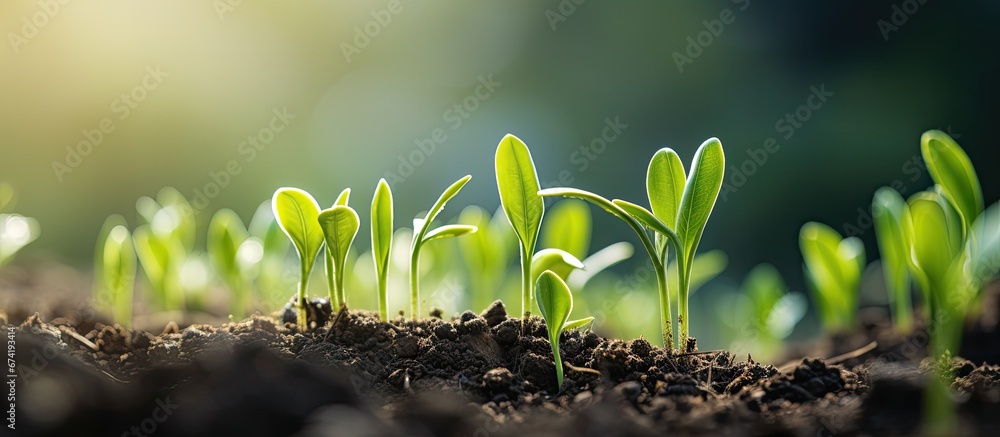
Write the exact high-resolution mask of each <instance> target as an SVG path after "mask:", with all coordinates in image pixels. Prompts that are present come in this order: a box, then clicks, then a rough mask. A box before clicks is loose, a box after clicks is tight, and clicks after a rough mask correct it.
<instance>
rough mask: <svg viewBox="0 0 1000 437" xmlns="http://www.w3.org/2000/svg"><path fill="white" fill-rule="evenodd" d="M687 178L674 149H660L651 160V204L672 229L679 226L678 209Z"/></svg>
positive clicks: (648, 192)
mask: <svg viewBox="0 0 1000 437" xmlns="http://www.w3.org/2000/svg"><path fill="white" fill-rule="evenodd" d="M686 178H687V176H686V175H685V174H684V164H683V163H682V162H681V158H680V157H679V156H677V152H675V151H673V149H670V148H663V149H660V150H659V151H657V152H656V153H655V154H654V155H653V158H652V159H650V161H649V167H648V168H647V170H646V195H647V197H649V206H650V207H651V208H652V210H653V214H656V217H657V218H659V219H660V220H661V221H663V223H664V224H666V225H667V227H669V228H671V229H676V227H677V211H678V210H679V209H680V204H681V198H682V197H683V196H684V186H685V182H686Z"/></svg>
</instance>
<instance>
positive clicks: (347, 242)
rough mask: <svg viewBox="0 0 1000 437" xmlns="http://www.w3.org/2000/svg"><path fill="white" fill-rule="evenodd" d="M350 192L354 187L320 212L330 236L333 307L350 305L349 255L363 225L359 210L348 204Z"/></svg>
mask: <svg viewBox="0 0 1000 437" xmlns="http://www.w3.org/2000/svg"><path fill="white" fill-rule="evenodd" d="M350 195H351V189H350V188H348V189H346V190H344V191H343V192H342V193H340V196H339V197H338V198H337V202H336V203H335V204H334V206H333V207H332V208H329V209H325V210H323V211H321V212H320V213H319V224H320V228H322V230H323V235H324V236H325V238H326V275H327V281H328V283H329V287H330V305H331V308H341V307H345V306H347V294H346V293H345V290H344V276H345V268H346V266H347V256H348V253H349V252H350V251H351V245H352V244H353V243H354V237H355V236H357V235H358V229H360V228H361V220H360V219H359V218H358V213H357V212H355V211H354V209H353V208H351V207H350V206H348V205H347V203H348V199H349V197H350Z"/></svg>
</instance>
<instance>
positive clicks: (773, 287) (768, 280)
mask: <svg viewBox="0 0 1000 437" xmlns="http://www.w3.org/2000/svg"><path fill="white" fill-rule="evenodd" d="M787 290H788V286H787V285H785V280H784V279H782V277H781V274H780V273H778V269H776V268H774V266H772V265H770V264H759V265H757V266H756V267H754V268H753V270H750V273H748V274H747V277H746V279H744V280H743V293H744V294H746V295H747V297H749V298H750V301H751V302H753V307H754V316H755V321H756V322H757V323H764V322H766V321H767V319H768V317H769V316H770V314H771V311H772V310H773V309H774V306H775V305H776V304H777V303H778V301H779V300H780V299H781V297H782V296H783V295H784V294H785V291H787Z"/></svg>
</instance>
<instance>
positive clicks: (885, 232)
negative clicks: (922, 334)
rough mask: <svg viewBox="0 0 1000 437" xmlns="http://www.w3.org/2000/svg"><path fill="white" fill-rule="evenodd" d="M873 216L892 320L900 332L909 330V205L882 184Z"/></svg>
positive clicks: (911, 324)
mask: <svg viewBox="0 0 1000 437" xmlns="http://www.w3.org/2000/svg"><path fill="white" fill-rule="evenodd" d="M872 216H873V222H874V225H875V236H876V239H877V240H878V248H879V252H880V253H881V255H882V274H883V276H884V277H885V285H886V290H888V292H889V293H888V294H889V306H890V308H891V311H892V318H893V322H894V324H895V326H896V329H897V330H899V331H900V332H904V333H905V332H909V331H910V330H911V329H912V328H913V303H912V301H911V298H910V262H911V261H910V235H911V231H910V208H909V206H908V205H907V204H906V201H905V200H903V198H902V197H901V196H900V195H899V193H897V192H896V190H894V189H892V188H889V187H882V188H881V189H879V190H878V191H876V192H875V198H874V200H873V201H872Z"/></svg>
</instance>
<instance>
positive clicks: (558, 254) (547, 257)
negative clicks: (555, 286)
mask: <svg viewBox="0 0 1000 437" xmlns="http://www.w3.org/2000/svg"><path fill="white" fill-rule="evenodd" d="M582 268H584V266H583V263H582V262H580V260H579V259H577V258H576V257H575V256H573V254H571V253H569V252H566V251H565V250H562V249H555V248H547V249H542V250H539V251H538V252H537V253H535V255H534V256H532V257H531V273H532V278H531V282H532V283H534V282H538V277H539V276H541V275H542V272H544V271H546V270H548V271H552V272H553V273H555V274H557V275H559V277H560V278H563V279H566V278H567V277H568V276H569V274H570V273H571V272H572V271H573V269H582Z"/></svg>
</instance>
